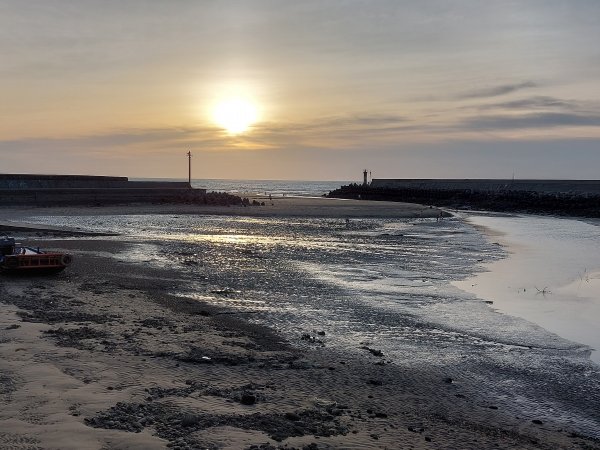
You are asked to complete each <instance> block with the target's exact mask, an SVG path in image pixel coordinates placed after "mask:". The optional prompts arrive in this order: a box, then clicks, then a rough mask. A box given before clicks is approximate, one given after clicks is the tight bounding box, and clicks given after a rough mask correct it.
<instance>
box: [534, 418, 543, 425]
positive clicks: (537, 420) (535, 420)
mask: <svg viewBox="0 0 600 450" xmlns="http://www.w3.org/2000/svg"><path fill="white" fill-rule="evenodd" d="M532 422H533V423H535V424H536V425H542V424H543V423H544V422H542V421H541V420H539V419H533V420H532Z"/></svg>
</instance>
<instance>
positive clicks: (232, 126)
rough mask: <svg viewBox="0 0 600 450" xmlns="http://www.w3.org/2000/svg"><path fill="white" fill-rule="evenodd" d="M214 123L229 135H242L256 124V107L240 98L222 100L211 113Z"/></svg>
mask: <svg viewBox="0 0 600 450" xmlns="http://www.w3.org/2000/svg"><path fill="white" fill-rule="evenodd" d="M213 118H214V121H215V122H216V123H217V125H219V126H220V127H222V128H224V129H225V130H227V132H228V133H229V134H239V133H244V132H245V131H247V130H248V128H250V126H251V125H252V124H253V123H254V122H256V120H257V118H258V112H257V110H256V106H254V104H252V103H251V102H249V101H248V100H243V99H240V98H234V99H227V100H222V101H220V102H219V103H217V105H216V106H215V109H214V111H213Z"/></svg>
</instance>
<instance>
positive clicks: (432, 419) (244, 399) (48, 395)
mask: <svg viewBox="0 0 600 450" xmlns="http://www.w3.org/2000/svg"><path fill="white" fill-rule="evenodd" d="M361 205H362V206H364V205H365V204H364V203H361ZM367 208H368V207H367ZM427 209H429V208H427ZM282 211H283V208H282ZM416 211H418V209H417V210H416ZM73 212H74V213H75V212H76V211H73ZM94 212H95V209H92V210H91V211H90V214H92V215H93V213H94ZM337 213H340V210H338V211H337ZM382 213H383V211H382ZM396 213H397V212H396ZM282 214H283V212H282ZM363 214H365V215H364V217H372V215H373V214H374V211H365V212H364V213H363ZM386 214H389V212H387V213H386ZM282 217H283V216H282ZM316 217H319V216H316ZM339 217H341V218H343V217H345V216H344V215H340V216H339ZM383 217H388V216H383ZM32 239H40V238H34V237H32ZM50 242H51V245H52V246H54V247H57V248H60V249H64V250H66V251H70V252H73V253H74V254H75V255H76V258H77V264H76V265H74V266H73V267H70V268H69V269H67V271H65V272H63V273H62V274H60V275H59V276H57V277H53V278H43V277H35V278H22V277H19V278H7V277H4V276H2V278H1V281H2V283H1V284H0V294H1V298H2V299H3V301H2V303H0V310H1V311H2V312H3V314H2V319H1V320H0V342H2V344H0V355H1V356H2V357H1V358H0V373H1V374H2V378H0V388H1V389H0V392H5V393H6V394H5V395H6V396H5V397H2V400H1V402H2V405H3V406H5V408H4V410H3V411H2V412H0V431H1V432H0V444H2V445H4V446H8V445H14V443H15V442H28V445H35V446H38V447H39V448H61V449H69V448H73V449H76V448H77V449H79V448H97V449H99V450H100V449H102V448H107V447H108V448H144V449H152V448H165V447H166V445H167V444H171V446H177V447H179V448H186V449H187V448H190V449H191V448H231V449H236V448H237V449H240V448H244V449H250V448H254V449H256V448H259V447H258V446H259V445H261V444H265V445H264V446H263V447H261V448H262V449H264V450H272V449H278V448H283V447H282V446H284V445H287V447H286V448H288V449H292V448H298V449H303V448H306V449H314V448H356V447H360V448H373V449H375V448H386V447H387V448H398V447H401V448H409V447H411V446H412V447H414V448H436V449H438V448H440V449H451V448H490V447H493V446H496V445H497V448H524V449H529V448H531V449H535V448H548V447H550V448H559V447H570V446H574V445H576V446H577V445H581V446H588V448H600V440H599V439H600V435H595V434H594V433H595V432H594V424H593V423H590V424H587V423H570V422H569V421H565V420H564V418H559V417H555V416H553V415H552V414H546V413H544V412H543V409H542V410H540V414H539V415H530V414H527V415H525V416H522V415H521V413H520V412H519V411H520V409H519V405H518V404H513V402H512V401H511V400H512V399H503V398H502V397H496V396H495V395H493V394H491V392H490V389H489V388H490V387H493V386H495V385H498V386H501V385H502V384H503V383H505V382H506V379H505V378H504V377H505V376H507V377H509V379H511V378H514V379H516V380H518V382H520V383H528V384H529V385H531V386H537V384H539V383H546V382H551V383H552V384H555V385H557V386H559V387H560V386H561V383H560V382H558V381H559V380H557V379H555V378H553V377H554V375H552V376H549V375H544V374H543V373H540V374H538V373H531V374H528V373H521V372H515V373H514V374H503V373H500V372H497V368H495V367H493V366H489V367H487V366H486V365H485V364H481V363H477V362H476V360H464V361H462V362H460V363H459V364H458V365H457V366H456V367H454V368H449V369H448V370H440V369H439V368H436V367H429V368H415V367H410V366H404V365H403V364H401V363H400V362H394V361H390V360H389V359H388V358H387V357H386V355H378V353H377V349H376V348H371V347H369V346H368V344H359V343H357V344H356V345H357V353H356V354H347V353H341V352H339V351H337V350H335V349H333V348H331V346H330V345H329V340H330V339H334V337H333V336H330V334H329V332H328V330H326V329H317V330H313V329H306V330H302V333H299V335H298V337H297V338H296V339H297V340H296V339H290V340H285V339H283V337H282V336H281V335H280V334H278V333H277V331H276V330H273V329H270V328H268V327H265V326H260V325H256V324H252V323H250V322H249V321H247V320H246V319H245V315H244V314H240V313H236V310H235V309H234V308H233V309H232V308H223V307H217V306H214V305H211V304H208V303H204V302H202V301H200V300H197V299H194V298H190V297H185V296H184V297H176V296H174V295H172V294H171V293H170V292H172V290H173V289H174V287H176V286H178V285H181V284H186V283H190V281H191V279H190V278H189V277H188V276H187V275H186V274H185V273H184V272H182V271H180V270H178V268H177V267H175V266H174V267H165V268H157V267H152V266H150V265H145V264H143V263H139V262H138V263H136V262H131V261H126V260H123V258H120V257H119V255H121V254H125V253H127V252H128V251H133V250H135V248H136V246H139V245H142V244H143V243H144V242H141V241H134V240H131V239H130V238H128V237H127V236H122V237H121V238H118V239H117V240H103V239H102V238H98V237H96V238H92V239H89V238H85V237H76V238H74V239H73V238H69V239H60V237H57V238H56V239H53V240H52V241H50ZM203 283H205V284H203V289H205V290H207V291H210V290H211V289H214V288H213V287H212V285H211V284H210V281H205V282H203ZM265 295H269V294H268V291H267V292H266V293H265ZM5 302H7V303H10V305H7V304H6V303H5ZM16 308H18V309H16ZM321 333H323V334H321ZM305 336H308V337H307V338H305ZM415 339H416V338H415ZM406 344H407V345H409V346H410V345H411V344H410V342H407V343H406ZM365 348H366V349H365ZM436 351H439V350H436V349H435V344H434V348H432V354H433V355H435V352H436ZM469 351H473V350H469ZM528 351H533V352H539V351H540V350H537V349H533V350H528ZM536 354H537V353H536ZM542 356H543V357H544V358H549V359H548V360H549V361H554V363H555V364H567V362H568V363H569V364H574V367H578V368H579V369H580V370H586V371H590V373H591V374H592V375H593V374H594V373H595V372H594V371H593V369H590V368H589V367H588V366H587V365H586V364H585V362H584V361H580V360H579V359H577V358H572V360H571V359H569V360H568V361H567V360H563V359H562V357H561V356H560V355H559V356H553V355H548V356H544V355H543V354H542ZM511 357H512V358H517V360H518V361H520V364H525V361H527V360H528V355H527V353H524V354H523V355H521V350H518V352H517V353H516V354H513V355H512V356H511ZM476 364H479V365H476ZM577 373H579V372H577V371H574V372H573V374H572V376H574V377H576V376H577ZM569 376H571V375H569ZM482 377H486V378H482ZM538 377H539V378H538ZM544 377H546V378H544ZM575 379H577V378H575ZM575 379H574V380H575ZM572 382H573V380H570V379H568V380H562V385H569V384H568V383H572ZM548 394H549V392H545V393H544V395H548ZM539 395H541V393H540V394H539ZM552 395H557V396H559V397H560V396H561V395H562V394H561V393H560V392H557V393H553V394H552ZM565 401H566V400H565ZM40 405H41V406H40ZM593 406H594V402H593V401H592V400H588V404H586V411H587V408H593ZM592 410H593V409H592ZM267 443H268V445H267ZM252 445H255V446H257V447H251V446H252ZM310 446H312V447H310Z"/></svg>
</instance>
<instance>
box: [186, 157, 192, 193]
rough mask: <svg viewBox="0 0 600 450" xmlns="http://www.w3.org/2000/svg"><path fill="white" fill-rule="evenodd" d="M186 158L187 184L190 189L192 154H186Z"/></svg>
mask: <svg viewBox="0 0 600 450" xmlns="http://www.w3.org/2000/svg"><path fill="white" fill-rule="evenodd" d="M187 156H188V184H189V185H190V188H191V187H192V152H187Z"/></svg>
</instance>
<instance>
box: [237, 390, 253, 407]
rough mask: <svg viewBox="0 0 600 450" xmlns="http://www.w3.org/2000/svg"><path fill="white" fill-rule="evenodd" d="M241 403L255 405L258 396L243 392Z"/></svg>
mask: <svg viewBox="0 0 600 450" xmlns="http://www.w3.org/2000/svg"><path fill="white" fill-rule="evenodd" d="M240 403H241V404H242V405H254V404H255V403H256V396H255V395H254V394H248V393H245V394H242V398H241V399H240Z"/></svg>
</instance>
